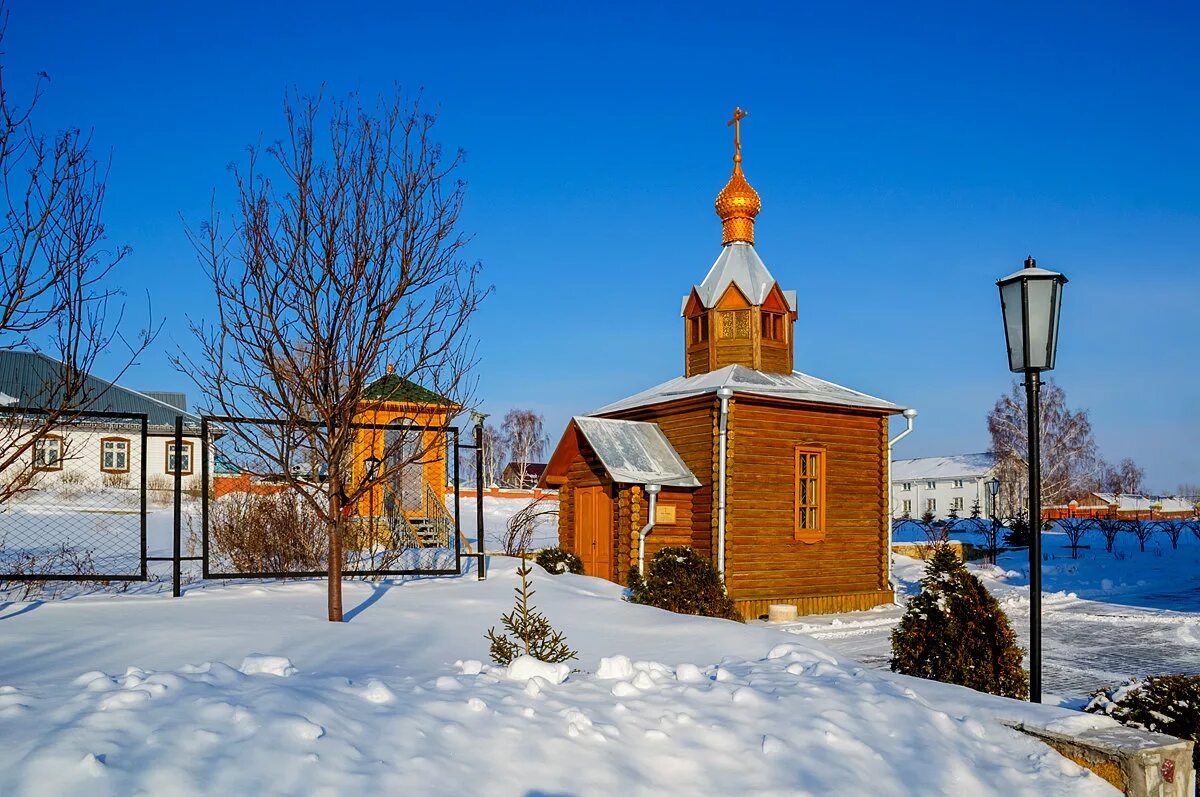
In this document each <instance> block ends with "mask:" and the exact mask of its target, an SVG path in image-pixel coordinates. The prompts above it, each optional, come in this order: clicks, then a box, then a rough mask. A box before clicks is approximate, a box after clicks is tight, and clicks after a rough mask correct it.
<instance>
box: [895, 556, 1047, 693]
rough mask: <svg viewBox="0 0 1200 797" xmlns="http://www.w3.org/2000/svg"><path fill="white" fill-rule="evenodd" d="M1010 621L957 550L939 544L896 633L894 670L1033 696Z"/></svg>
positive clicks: (980, 689) (936, 679)
mask: <svg viewBox="0 0 1200 797" xmlns="http://www.w3.org/2000/svg"><path fill="white" fill-rule="evenodd" d="M1021 654H1022V651H1021V648H1019V647H1018V646H1017V635H1016V634H1015V633H1014V632H1013V629H1012V626H1011V625H1009V622H1008V617H1007V616H1006V615H1005V614H1004V610H1003V609H1001V608H1000V604H999V603H997V601H996V599H995V598H994V597H992V594H991V593H990V592H988V591H987V588H986V587H984V586H983V582H981V581H980V580H979V579H978V578H976V577H975V576H974V575H972V574H971V573H970V572H968V571H967V568H966V567H965V566H964V565H963V563H962V562H961V561H959V559H958V557H957V556H956V555H955V554H954V552H953V551H952V550H951V549H950V548H949V547H948V546H945V545H941V546H938V548H937V550H936V551H935V552H934V554H933V556H932V557H931V558H930V559H929V562H928V564H927V565H926V568H925V577H924V578H923V579H921V593H920V594H919V595H917V596H916V597H914V598H912V599H911V600H910V601H909V602H908V610H907V611H906V612H905V613H904V616H903V617H902V618H901V620H900V624H899V625H897V626H896V628H895V630H894V631H893V632H892V662H891V664H892V669H893V670H894V671H896V672H900V673H904V674H905V675H915V676H917V677H919V678H929V679H932V680H935V681H943V682H945V683H951V684H959V685H961V686H967V687H970V688H971V689H976V690H978V691H981V692H990V693H991V694H993V695H1001V696H1003V697H1015V698H1020V699H1025V698H1026V697H1028V696H1029V684H1028V681H1027V674H1026V672H1025V670H1024V669H1022V668H1021Z"/></svg>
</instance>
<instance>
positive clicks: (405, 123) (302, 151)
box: [176, 91, 490, 621]
mask: <svg viewBox="0 0 1200 797" xmlns="http://www.w3.org/2000/svg"><path fill="white" fill-rule="evenodd" d="M284 115H285V119H286V132H287V134H286V137H285V138H284V139H283V140H282V141H279V142H277V143H275V144H272V145H270V146H267V147H266V148H265V149H264V148H260V147H251V148H250V149H249V153H248V157H247V160H246V162H245V164H244V165H242V166H235V167H233V169H232V171H233V175H234V179H235V183H236V188H237V208H236V210H235V211H234V212H233V214H232V215H233V222H232V225H231V226H229V227H228V228H226V226H225V224H224V223H223V220H222V218H221V215H220V214H219V213H218V212H217V210H216V208H215V207H214V209H213V214H212V218H211V220H210V221H209V222H206V223H205V224H203V225H202V226H200V227H199V229H194V228H190V229H189V230H188V233H189V236H190V238H191V240H192V243H193V245H194V246H195V248H196V251H197V253H198V256H199V259H200V261H201V263H202V264H203V266H204V268H205V269H206V270H207V272H208V273H209V275H210V276H211V278H212V280H213V285H214V287H215V289H216V295H217V311H218V318H217V321H216V322H215V323H214V324H208V325H205V324H200V323H193V331H194V332H195V333H196V336H197V338H198V340H199V343H200V350H201V353H200V355H199V356H197V357H195V358H193V357H191V356H189V355H186V354H180V355H179V356H177V357H176V364H177V366H178V367H179V368H181V369H182V370H185V371H186V372H187V373H189V374H191V375H192V376H193V379H194V380H195V382H196V384H197V386H198V387H199V388H200V390H201V393H202V394H203V396H204V398H205V399H206V401H207V403H208V404H209V405H210V406H211V407H212V408H215V409H216V410H218V411H220V412H221V413H223V414H226V415H234V416H243V417H245V416H249V417H264V418H272V419H276V420H277V423H278V425H275V426H265V427H263V426H259V427H250V426H247V425H232V426H230V427H229V429H228V433H229V435H228V436H229V437H232V438H233V441H232V442H233V444H236V445H238V446H240V447H242V448H243V449H244V450H246V451H249V452H252V453H254V454H256V455H258V456H260V457H261V458H262V459H264V460H266V461H269V462H274V463H278V464H279V465H280V466H281V467H279V470H280V472H281V478H282V479H283V480H284V481H285V482H286V483H287V484H288V485H289V486H290V487H291V489H292V490H293V491H294V492H295V493H297V494H298V495H299V496H302V500H304V501H306V502H307V503H308V504H309V505H310V506H311V508H312V509H313V511H314V512H315V514H316V516H317V517H318V518H319V520H320V522H321V523H322V524H324V527H325V533H326V536H327V539H328V564H327V566H328V571H329V595H328V604H329V605H328V609H329V619H330V620H332V621H340V620H341V619H342V590H341V577H342V565H343V561H344V557H345V553H344V551H343V539H344V536H345V531H346V519H345V516H344V512H343V507H349V506H353V505H354V504H355V503H356V502H357V501H358V499H359V498H361V497H362V496H364V495H365V494H367V491H369V490H372V489H373V488H374V487H375V486H376V485H377V484H379V483H381V482H382V481H383V480H384V479H385V478H387V475H386V474H382V473H380V474H372V473H369V472H365V471H364V472H363V473H362V474H361V475H357V474H356V472H355V470H354V468H353V467H352V465H353V463H352V462H351V457H352V452H353V449H354V443H355V439H356V435H357V434H359V433H360V431H361V430H359V429H355V428H354V427H353V424H354V422H355V420H356V418H357V417H358V416H359V413H360V412H361V411H362V409H363V401H364V390H365V388H366V387H367V386H368V384H370V382H371V381H372V379H373V377H375V376H378V375H379V374H381V373H382V372H383V369H384V365H385V364H388V370H389V372H390V373H394V375H395V377H396V378H397V379H398V380H403V381H402V382H401V383H402V384H404V383H408V382H411V383H417V384H420V385H423V386H425V387H427V388H429V389H430V390H432V391H433V392H435V393H436V394H438V395H439V396H442V397H445V399H447V400H448V402H449V405H448V408H453V407H455V406H457V407H464V406H466V404H467V401H468V400H469V397H470V389H471V384H470V380H469V377H468V372H469V369H470V367H471V365H472V364H473V360H474V348H473V344H472V342H471V339H470V336H469V334H468V331H467V325H468V321H469V320H470V318H471V316H472V315H473V314H474V312H475V310H476V308H477V307H478V306H479V303H480V302H481V301H482V299H483V298H484V296H485V295H486V294H487V293H488V292H489V290H490V289H484V288H481V287H480V285H479V284H478V281H477V279H478V272H479V266H478V264H469V263H467V262H466V261H465V260H464V259H463V256H462V249H463V247H464V245H465V244H466V238H465V237H464V236H463V235H462V233H460V232H459V230H458V227H459V216H460V212H461V210H462V205H463V199H464V192H465V184H464V183H463V182H462V181H461V180H459V179H457V178H456V176H455V174H456V171H457V169H458V166H459V165H460V163H461V161H462V153H461V152H459V153H457V154H455V155H452V156H446V155H444V154H443V152H442V150H441V147H440V146H438V144H436V143H435V141H434V139H433V137H432V134H433V130H434V124H435V121H436V118H435V116H434V115H433V114H431V113H428V112H426V111H424V110H423V108H422V105H421V101H420V99H419V98H418V99H416V100H408V99H406V98H404V97H403V95H402V94H401V93H400V92H399V91H397V92H396V93H395V94H394V95H393V96H392V97H390V98H382V99H380V100H379V101H378V102H377V103H376V104H375V105H374V106H373V107H367V106H364V105H363V104H362V103H361V102H360V101H358V100H357V99H355V98H350V99H348V100H346V101H333V102H324V103H323V102H322V100H321V99H320V98H319V97H318V98H302V99H296V100H294V101H293V100H288V101H286V102H285V103H284ZM427 437H428V436H427V435H420V434H419V435H418V439H419V440H424V439H426V438H427ZM384 439H385V441H386V440H387V438H386V436H384ZM414 448H415V449H416V450H413V449H414ZM427 453H428V449H427V448H425V447H422V446H412V445H411V435H398V436H396V437H395V440H394V441H393V442H390V443H385V451H384V460H385V461H387V462H388V467H389V468H392V467H403V466H404V465H405V464H410V463H411V462H416V461H421V460H422V459H423V458H424V457H425V456H426V455H427ZM401 458H403V459H405V461H403V462H401V461H399V459H401ZM297 459H300V460H306V459H308V460H312V461H315V462H317V463H320V467H321V468H324V469H325V473H323V474H322V478H321V479H320V480H316V481H315V483H314V479H313V478H312V473H311V471H310V472H308V473H304V472H303V470H304V469H298V470H295V471H294V470H293V469H292V468H291V467H289V466H290V464H291V463H293V462H295V461H296V460H297Z"/></svg>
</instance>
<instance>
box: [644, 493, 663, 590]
mask: <svg viewBox="0 0 1200 797" xmlns="http://www.w3.org/2000/svg"><path fill="white" fill-rule="evenodd" d="M661 489H662V487H660V486H659V485H657V484H647V485H646V495H647V496H649V498H648V499H647V500H648V501H649V502H650V507H649V509H648V511H647V516H646V525H644V526H642V530H641V531H639V532H638V575H640V576H642V577H645V575H646V535H647V534H649V533H650V531H651V529H653V528H654V507H655V506H656V505H657V504H658V491H659V490H661Z"/></svg>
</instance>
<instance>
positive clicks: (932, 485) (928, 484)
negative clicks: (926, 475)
mask: <svg viewBox="0 0 1200 797" xmlns="http://www.w3.org/2000/svg"><path fill="white" fill-rule="evenodd" d="M925 486H926V487H928V488H929V489H930V490H936V489H937V482H925Z"/></svg>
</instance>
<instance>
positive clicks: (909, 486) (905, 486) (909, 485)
mask: <svg viewBox="0 0 1200 797" xmlns="http://www.w3.org/2000/svg"><path fill="white" fill-rule="evenodd" d="M900 489H901V490H903V491H904V492H908V491H909V490H911V489H912V482H904V483H902V484H901V485H900Z"/></svg>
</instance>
